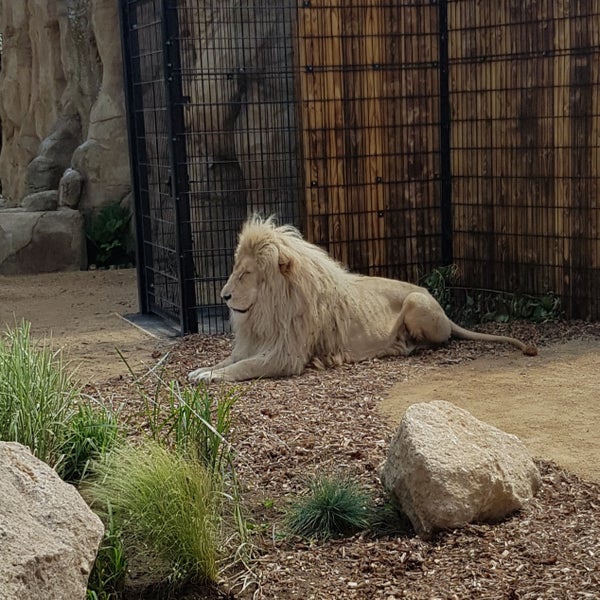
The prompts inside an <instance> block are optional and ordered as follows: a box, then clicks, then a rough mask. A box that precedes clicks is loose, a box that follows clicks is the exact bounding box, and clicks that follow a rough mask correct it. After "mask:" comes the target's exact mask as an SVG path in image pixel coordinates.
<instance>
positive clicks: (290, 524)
mask: <svg viewBox="0 0 600 600" xmlns="http://www.w3.org/2000/svg"><path fill="white" fill-rule="evenodd" d="M308 487H309V493H308V495H307V496H306V497H304V498H301V499H300V500H298V501H297V502H296V503H294V504H293V505H292V506H291V508H290V510H289V512H288V514H287V517H286V524H287V529H288V531H289V532H290V533H291V534H292V535H299V536H302V537H307V538H317V539H322V540H324V539H328V538H331V537H338V536H344V535H352V534H353V533H355V532H357V531H360V530H362V529H366V528H367V527H368V526H369V515H370V504H371V501H370V498H369V495H368V494H367V493H366V492H365V491H364V490H363V489H362V488H361V487H360V485H359V484H357V483H356V482H354V481H352V480H350V479H348V478H343V477H324V476H321V477H315V478H314V479H312V480H311V481H310V482H309V484H308Z"/></svg>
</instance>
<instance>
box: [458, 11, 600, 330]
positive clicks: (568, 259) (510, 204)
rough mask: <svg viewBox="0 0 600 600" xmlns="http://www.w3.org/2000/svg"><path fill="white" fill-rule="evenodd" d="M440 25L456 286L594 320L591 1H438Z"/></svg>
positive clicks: (596, 221)
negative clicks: (446, 78) (442, 9)
mask: <svg viewBox="0 0 600 600" xmlns="http://www.w3.org/2000/svg"><path fill="white" fill-rule="evenodd" d="M448 23H449V30H450V31H449V56H450V82H451V107H452V114H451V119H452V147H451V157H452V181H453V189H452V197H453V211H454V257H455V261H456V263H457V264H458V266H459V267H460V271H461V273H462V283H463V284H464V285H465V286H467V287H485V288H491V289H495V290H506V291H511V290H518V291H522V292H528V293H533V294H542V293H545V292H548V291H553V292H556V293H558V294H559V295H560V296H561V298H562V300H563V306H564V308H565V309H566V313H567V315H568V316H570V317H573V318H577V317H583V318H593V319H598V318H600V241H599V240H600V235H599V231H600V209H599V207H598V192H599V181H598V177H599V174H600V170H599V169H600V110H599V109H600V93H599V92H600V88H599V84H600V51H599V48H600V4H599V3H598V2H585V1H583V0H581V1H570V2H567V1H560V2H556V1H555V0H536V1H529V2H496V3H494V4H492V5H490V4H487V3H485V4H482V3H479V2H473V1H472V0H449V1H448Z"/></svg>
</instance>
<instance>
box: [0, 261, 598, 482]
mask: <svg viewBox="0 0 600 600" xmlns="http://www.w3.org/2000/svg"><path fill="white" fill-rule="evenodd" d="M137 306H138V304H137V288H136V276H135V270H133V269H125V270H111V271H80V272H68V273H56V274H44V275H36V276H12V277H0V325H1V326H2V330H4V329H6V327H10V326H14V324H15V322H18V321H20V320H21V319H26V320H29V321H30V322H31V324H32V333H33V335H34V336H36V337H37V338H49V337H51V338H52V340H53V344H54V346H55V347H62V348H64V350H65V351H66V354H67V356H68V358H69V359H70V360H71V361H72V364H73V365H76V366H77V367H78V369H77V373H78V376H79V378H80V379H81V380H82V381H83V383H86V384H87V383H91V384H98V383H101V382H104V381H106V380H108V379H110V378H113V377H115V376H119V375H122V374H125V373H126V372H127V366H126V365H125V364H124V362H123V361H122V360H121V358H120V357H119V355H118V354H117V351H116V348H118V349H119V350H120V351H121V352H122V353H123V355H124V356H125V358H126V360H127V361H128V363H129V364H130V365H131V367H132V368H133V369H134V370H136V371H137V370H139V369H140V368H143V367H144V366H147V367H150V366H151V365H152V364H154V362H155V358H153V356H152V355H153V352H155V350H157V349H161V350H164V349H165V348H166V347H167V346H168V345H169V344H172V343H173V340H172V339H165V338H158V337H156V336H154V335H152V334H150V333H148V332H146V331H144V330H142V329H140V328H138V327H136V326H134V325H132V324H131V323H130V322H128V321H126V320H125V319H123V318H122V315H127V314H131V313H135V312H136V311H137ZM599 390H600V352H599V348H598V345H597V343H594V342H590V341H571V342H567V343H564V344H558V345H554V346H549V347H545V348H543V350H542V351H541V352H540V356H538V357H534V358H524V357H523V356H521V355H519V354H518V353H510V354H508V355H506V356H502V355H501V356H493V357H486V358H480V359H476V360H474V361H471V362H470V363H468V364H464V363H463V364H459V365H454V364H452V363H451V362H450V363H449V364H448V365H446V366H444V367H443V368H441V369H440V368H439V367H435V368H433V367H432V368H431V369H430V370H429V371H426V372H425V373H423V372H419V373H417V374H416V375H415V376H414V377H409V378H408V380H406V381H403V382H401V383H398V384H396V385H395V386H394V387H392V388H391V389H390V391H389V393H388V394H387V395H386V396H385V398H384V401H383V403H382V406H381V409H382V410H383V412H384V413H385V414H386V415H389V419H390V421H391V423H392V424H395V423H397V422H398V421H399V420H400V418H401V416H402V414H403V413H404V411H405V409H406V407H407V406H409V405H410V404H412V403H414V402H423V401H427V400H432V399H444V400H449V401H451V402H454V403H456V404H457V405H458V406H461V407H463V408H465V409H467V410H468V411H470V412H471V413H472V414H473V415H475V416H476V417H478V418H480V419H482V420H483V421H486V422H488V423H491V424H493V425H495V426H497V427H499V428H500V429H502V430H504V431H508V432H510V433H514V434H516V435H518V436H519V437H520V438H521V439H522V440H523V441H524V442H525V443H526V445H527V446H528V448H529V449H530V451H531V452H532V454H533V455H534V456H536V457H540V458H545V459H550V460H553V461H555V462H556V463H558V464H559V465H560V466H563V467H564V468H566V469H568V470H571V471H572V472H575V473H576V474H578V475H580V476H583V477H584V478H586V479H590V480H594V481H600V436H599V435H598V431H600V393H599Z"/></svg>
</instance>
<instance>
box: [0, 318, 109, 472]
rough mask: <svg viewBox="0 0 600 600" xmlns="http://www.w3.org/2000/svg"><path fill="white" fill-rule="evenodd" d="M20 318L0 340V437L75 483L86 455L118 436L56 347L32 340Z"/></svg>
mask: <svg viewBox="0 0 600 600" xmlns="http://www.w3.org/2000/svg"><path fill="white" fill-rule="evenodd" d="M30 333H31V325H30V323H28V322H27V321H23V322H22V323H21V324H20V325H19V326H17V327H15V328H14V329H10V328H9V329H8V330H7V331H6V333H5V334H4V336H3V337H1V338H0V439H2V440H6V441H13V442H19V443H21V444H23V445H24V446H27V447H28V448H29V449H30V450H31V452H32V453H33V454H34V455H35V456H37V458H39V459H40V460H43V461H44V462H46V463H47V464H49V465H50V466H51V467H53V468H55V469H56V471H57V472H58V474H59V475H60V476H61V477H63V478H66V479H67V480H69V481H71V482H77V481H78V480H79V479H80V478H81V477H82V476H83V475H84V474H85V470H86V464H87V463H88V462H89V460H90V459H92V458H95V457H97V456H99V455H100V454H101V453H102V452H103V451H105V450H107V449H108V448H109V447H110V446H111V445H112V443H113V442H114V441H115V439H116V436H117V425H116V419H115V417H114V416H113V415H112V414H111V413H110V411H109V410H108V409H107V408H104V407H100V406H99V405H97V406H95V407H92V406H89V405H87V404H86V402H87V400H86V399H85V398H84V396H83V395H82V393H81V385H80V384H79V383H78V382H77V381H76V380H75V378H74V376H73V373H72V371H70V369H69V368H68V364H67V363H66V362H65V361H64V359H63V356H62V353H61V351H60V350H53V349H52V347H51V344H50V343H49V342H47V341H44V342H39V343H34V342H33V341H32V340H31V335H30Z"/></svg>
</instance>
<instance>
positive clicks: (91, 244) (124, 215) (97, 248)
mask: <svg viewBox="0 0 600 600" xmlns="http://www.w3.org/2000/svg"><path fill="white" fill-rule="evenodd" d="M130 222H131V213H130V211H129V210H128V209H126V208H124V207H123V206H121V205H120V204H119V203H118V202H115V203H113V204H108V205H106V206H104V207H102V208H101V209H100V211H99V212H98V214H97V215H96V216H94V217H92V218H91V219H90V221H89V222H88V225H87V231H86V236H87V239H88V259H89V262H90V263H93V264H95V265H96V266H98V267H108V266H111V265H116V266H124V265H127V264H129V263H131V262H132V260H133V253H132V252H131V250H130V248H131V245H132V243H131V233H130V230H129V224H130Z"/></svg>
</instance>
